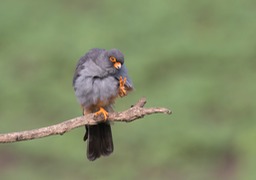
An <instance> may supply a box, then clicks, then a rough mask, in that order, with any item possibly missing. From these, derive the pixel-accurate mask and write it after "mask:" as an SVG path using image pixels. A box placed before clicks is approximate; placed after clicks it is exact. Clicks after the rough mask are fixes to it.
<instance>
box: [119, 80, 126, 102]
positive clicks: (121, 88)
mask: <svg viewBox="0 0 256 180" xmlns="http://www.w3.org/2000/svg"><path fill="white" fill-rule="evenodd" d="M125 83H126V77H124V78H122V76H120V78H119V96H121V97H123V96H125V95H126V90H125V86H124V85H125Z"/></svg>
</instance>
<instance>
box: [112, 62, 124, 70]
mask: <svg viewBox="0 0 256 180" xmlns="http://www.w3.org/2000/svg"><path fill="white" fill-rule="evenodd" d="M114 67H115V68H116V69H120V68H121V67H122V64H121V63H120V62H115V63H114Z"/></svg>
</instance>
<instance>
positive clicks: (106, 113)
mask: <svg viewBox="0 0 256 180" xmlns="http://www.w3.org/2000/svg"><path fill="white" fill-rule="evenodd" d="M100 114H103V116H104V120H105V121H106V120H107V119H108V112H107V111H106V110H105V109H103V108H102V107H100V110H99V111H97V112H96V113H94V116H99V115H100Z"/></svg>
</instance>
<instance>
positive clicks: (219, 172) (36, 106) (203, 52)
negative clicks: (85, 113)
mask: <svg viewBox="0 0 256 180" xmlns="http://www.w3.org/2000/svg"><path fill="white" fill-rule="evenodd" d="M255 32H256V1H254V0H237V1H232V0H226V1H221V0H216V1H204V0H195V1H190V0H181V1H172V0H171V1H169V0H158V1H135V0H131V1H118V0H109V1H106V0H99V1H82V0H75V1H68V0H63V1H60V0H58V1H50V0H45V1H32V0H23V1H18V0H10V1H7V0H2V1H1V2H0V75H1V80H0V122H1V125H0V133H7V132H12V131H21V130H29V129H34V128H39V127H43V126H48V125H52V124H55V123H59V122H61V121H64V120H67V119H70V118H73V117H76V116H80V115H81V109H80V107H79V105H78V103H77V101H76V98H75V95H74V92H73V88H72V85H71V84H72V83H71V82H72V76H73V73H74V68H75V65H76V63H77V61H78V59H79V58H80V57H81V56H82V55H84V54H85V53H86V52H87V51H88V50H89V49H91V48H94V47H99V48H106V49H111V48H118V49H120V50H121V51H122V52H123V53H124V54H125V59H126V66H127V67H128V69H129V73H130V76H131V78H132V79H133V82H134V85H135V88H136V90H135V91H134V92H133V93H131V94H130V95H129V96H128V97H125V98H122V99H119V100H117V102H116V105H115V109H116V110H117V111H121V110H124V109H126V108H128V107H130V105H132V104H134V103H136V101H137V100H138V99H139V98H140V97H142V96H145V97H146V98H147V100H148V103H147V106H148V107H150V106H163V107H168V108H171V109H172V110H173V114H172V115H171V116H167V115H152V116H147V117H145V118H144V119H143V120H139V121H135V122H133V123H129V124H126V123H115V124H114V126H113V128H112V129H113V136H114V143H115V152H114V154H113V155H111V156H109V157H105V158H100V159H98V160H97V161H95V162H89V161H88V160H87V159H86V158H85V149H86V145H85V143H84V142H83V141H82V137H83V134H84V128H78V129H75V130H73V131H71V132H69V133H66V134H65V135H63V136H51V137H47V138H43V139H38V140H33V141H26V142H19V143H12V144H0V179H1V180H13V179H20V180H23V179H24V180H27V179H36V180H43V179H62V180H69V179H104V180H106V179H111V180H113V179H127V180H128V179H175V180H205V179H208V180H212V179H223V180H224V179H225V180H226V179H232V180H233V179H243V180H244V179H246V180H250V179H251V180H255V179H256V171H255V166H256V143H255V142H256V140H255V139H256V121H255V118H256V113H255V109H256V102H255V92H256V83H255V82H256V81H255V80H256V72H255V71H256V50H255V49H256V35H255Z"/></svg>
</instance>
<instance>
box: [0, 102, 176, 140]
mask: <svg viewBox="0 0 256 180" xmlns="http://www.w3.org/2000/svg"><path fill="white" fill-rule="evenodd" d="M145 104H146V99H145V98H142V99H140V100H139V101H138V102H137V103H136V104H135V105H134V106H132V107H131V108H130V109H127V110H125V111H122V112H113V113H109V116H108V121H120V122H132V121H134V120H136V119H140V118H142V117H144V116H145V115H150V114H154V113H164V114H171V113H172V112H171V110H169V109H167V108H144V105H145ZM102 121H104V118H103V117H100V116H99V117H94V115H93V114H88V115H85V116H80V117H76V118H73V119H70V120H67V121H64V122H61V123H59V124H55V125H52V126H47V127H42V128H39V129H33V130H28V131H20V132H11V133H5V134H0V143H11V142H18V141H25V140H32V139H38V138H43V137H46V136H51V135H63V134H64V133H66V132H68V131H70V130H72V129H75V128H78V127H80V126H84V125H95V124H97V123H99V122H102Z"/></svg>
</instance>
